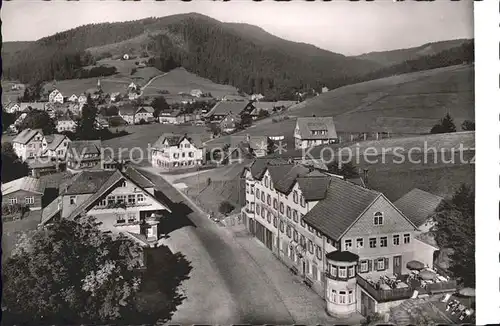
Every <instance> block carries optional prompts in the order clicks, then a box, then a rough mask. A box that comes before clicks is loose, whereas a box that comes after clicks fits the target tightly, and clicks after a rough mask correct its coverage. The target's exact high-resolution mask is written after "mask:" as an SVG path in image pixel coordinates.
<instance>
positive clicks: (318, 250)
mask: <svg viewBox="0 0 500 326" xmlns="http://www.w3.org/2000/svg"><path fill="white" fill-rule="evenodd" d="M316 257H318V259H319V260H321V259H322V258H323V250H321V247H320V246H316Z"/></svg>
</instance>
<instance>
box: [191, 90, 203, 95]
mask: <svg viewBox="0 0 500 326" xmlns="http://www.w3.org/2000/svg"><path fill="white" fill-rule="evenodd" d="M189 94H191V96H194V97H201V96H202V95H203V92H202V90H201V89H192V90H191V92H190V93H189Z"/></svg>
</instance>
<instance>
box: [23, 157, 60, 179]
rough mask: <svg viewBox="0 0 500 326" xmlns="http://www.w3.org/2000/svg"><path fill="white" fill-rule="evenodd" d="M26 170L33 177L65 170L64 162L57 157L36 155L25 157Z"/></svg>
mask: <svg viewBox="0 0 500 326" xmlns="http://www.w3.org/2000/svg"><path fill="white" fill-rule="evenodd" d="M25 162H26V164H27V165H28V171H29V173H30V175H31V176H32V177H34V178H40V177H43V176H46V175H48V174H55V173H58V172H61V171H65V170H66V162H65V161H64V160H62V159H58V158H57V157H51V156H37V157H31V158H28V159H26V161H25Z"/></svg>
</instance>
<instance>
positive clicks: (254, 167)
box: [249, 158, 289, 180]
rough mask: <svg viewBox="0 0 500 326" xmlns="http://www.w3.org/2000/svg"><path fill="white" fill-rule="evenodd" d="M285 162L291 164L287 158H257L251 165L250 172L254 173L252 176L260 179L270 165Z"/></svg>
mask: <svg viewBox="0 0 500 326" xmlns="http://www.w3.org/2000/svg"><path fill="white" fill-rule="evenodd" d="M283 164H289V163H288V161H287V160H284V159H281V158H273V159H270V158H256V159H255V160H254V161H253V163H252V164H251V165H250V167H249V169H250V172H251V173H252V177H254V178H255V179H258V180H260V179H262V177H263V176H264V173H265V172H266V169H267V168H268V167H269V166H275V165H283Z"/></svg>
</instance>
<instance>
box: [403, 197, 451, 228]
mask: <svg viewBox="0 0 500 326" xmlns="http://www.w3.org/2000/svg"><path fill="white" fill-rule="evenodd" d="M443 199H444V198H443V197H439V196H436V195H434V194H431V193H429V192H427V191H423V190H420V189H418V188H415V189H413V190H411V191H410V192H408V193H407V194H406V195H404V196H403V197H401V198H400V199H398V200H397V201H396V202H394V206H396V207H397V208H398V209H399V210H400V211H401V213H403V214H404V215H405V216H406V217H407V218H408V219H409V220H410V221H412V222H413V224H415V225H416V226H417V227H419V226H421V225H422V224H424V223H425V221H426V220H427V219H428V218H429V217H430V216H431V215H432V214H433V213H434V212H435V210H436V208H437V207H438V205H439V204H440V203H441V202H442V201H443Z"/></svg>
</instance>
